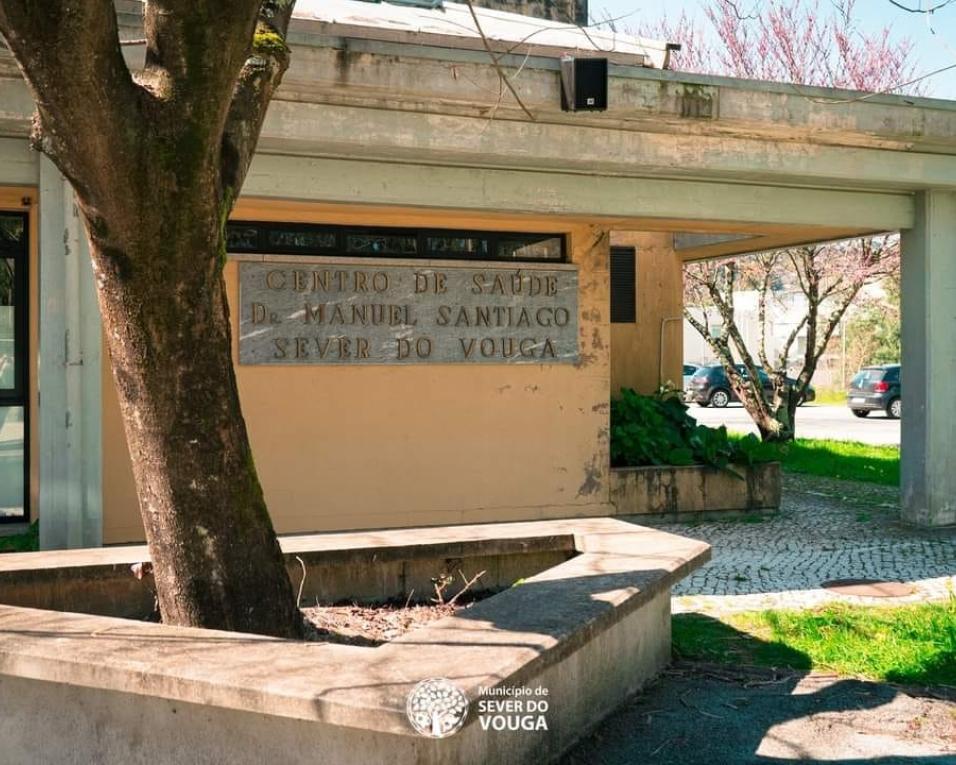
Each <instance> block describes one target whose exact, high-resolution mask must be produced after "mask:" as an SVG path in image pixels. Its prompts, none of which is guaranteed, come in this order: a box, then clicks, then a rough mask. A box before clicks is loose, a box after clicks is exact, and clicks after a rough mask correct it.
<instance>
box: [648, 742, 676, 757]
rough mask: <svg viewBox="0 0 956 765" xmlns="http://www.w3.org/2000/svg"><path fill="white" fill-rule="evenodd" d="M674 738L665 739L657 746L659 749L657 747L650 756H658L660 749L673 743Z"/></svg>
mask: <svg viewBox="0 0 956 765" xmlns="http://www.w3.org/2000/svg"><path fill="white" fill-rule="evenodd" d="M673 740H674V739H673V738H666V739H664V743H662V744H661V745H660V746H659V747H657V749H655V750H654V751H653V752H651V754H650V756H651V757H656V756H657V753H658V752H659V751H661V749H663V748H664V747H665V746H667V745H668V744H669V743H671V742H672V741H673Z"/></svg>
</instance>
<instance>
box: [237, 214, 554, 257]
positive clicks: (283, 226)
mask: <svg viewBox="0 0 956 765" xmlns="http://www.w3.org/2000/svg"><path fill="white" fill-rule="evenodd" d="M230 226H247V227H252V228H256V229H257V243H256V247H254V248H251V249H234V248H233V247H230V245H229V242H228V237H227V241H226V252H227V254H229V255H289V256H292V257H314V256H326V257H341V258H368V259H375V260H453V261H462V262H468V261H476V262H490V263H538V264H542V263H543V264H563V263H567V262H568V241H567V235H566V234H564V233H547V232H532V231H483V230H476V229H443V228H402V227H393V226H339V225H326V224H316V223H302V222H299V221H290V222H285V221H262V220H243V219H236V220H230V221H229V222H228V223H227V224H226V227H227V231H228V228H229V227H230ZM277 229H279V230H285V231H303V232H310V233H316V234H332V235H333V237H334V244H333V245H332V246H330V247H315V248H305V247H284V246H281V245H270V244H268V243H266V242H265V241H263V240H264V239H265V238H266V237H268V233H269V231H270V230H277ZM355 235H361V236H399V237H414V238H415V241H416V245H415V253H414V254H413V253H389V252H373V253H363V252H351V251H349V249H348V247H347V246H346V245H345V241H346V237H348V236H355ZM436 237H445V238H461V239H476V240H479V241H480V242H482V241H483V242H484V244H485V249H486V252H487V253H488V254H487V255H481V254H480V253H474V254H473V253H463V254H455V253H448V252H439V251H434V250H430V249H428V247H427V242H428V239H429V238H436ZM509 239H517V240H521V239H527V240H528V242H529V243H532V242H533V241H535V240H539V241H540V240H544V239H557V240H558V241H559V242H560V247H561V254H560V257H558V258H507V257H497V256H496V253H497V251H498V245H499V244H501V242H503V241H506V240H509Z"/></svg>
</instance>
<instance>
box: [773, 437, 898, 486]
mask: <svg viewBox="0 0 956 765" xmlns="http://www.w3.org/2000/svg"><path fill="white" fill-rule="evenodd" d="M777 451H778V453H779V455H780V460H781V462H782V463H783V469H784V470H787V471H789V472H791V473H808V474H810V475H822V476H829V477H831V478H845V479H847V480H850V481H868V482H870V483H881V484H885V485H886V486H899V485H900V449H899V447H898V446H874V445H873V444H863V443H860V442H859V441H828V440H824V439H817V438H798V439H797V440H796V441H794V442H793V443H792V444H788V445H786V446H783V447H779V448H778V449H777Z"/></svg>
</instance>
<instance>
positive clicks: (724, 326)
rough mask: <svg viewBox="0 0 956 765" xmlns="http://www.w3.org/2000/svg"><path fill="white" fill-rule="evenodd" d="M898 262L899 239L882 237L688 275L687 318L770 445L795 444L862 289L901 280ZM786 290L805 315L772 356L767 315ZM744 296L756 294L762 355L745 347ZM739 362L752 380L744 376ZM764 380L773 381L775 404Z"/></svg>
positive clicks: (705, 266) (704, 267)
mask: <svg viewBox="0 0 956 765" xmlns="http://www.w3.org/2000/svg"><path fill="white" fill-rule="evenodd" d="M899 255H900V248H899V237H898V236H882V237H868V238H865V239H852V240H849V241H845V242H838V243H830V244H825V245H814V246H809V247H800V248H796V249H791V250H784V251H780V252H770V253H759V254H757V255H752V256H748V257H746V258H739V259H736V260H735V259H729V260H719V261H710V262H706V263H700V264H695V265H693V266H690V267H688V268H687V269H686V270H685V274H684V276H685V296H684V298H685V308H684V316H685V317H686V318H687V320H688V321H689V322H690V323H691V325H693V327H694V328H695V329H696V330H697V331H698V332H699V333H700V335H701V336H702V337H704V338H705V339H706V340H707V342H708V344H709V345H710V347H711V349H712V350H713V351H714V354H715V355H716V356H717V358H718V359H720V362H721V364H723V366H724V369H725V370H726V372H727V377H728V380H729V382H730V385H731V387H732V388H733V390H734V392H735V393H736V394H737V396H738V397H739V398H740V400H741V402H742V403H743V404H744V406H745V407H746V409H747V411H748V412H749V413H750V416H751V417H752V418H753V420H754V423H755V424H756V425H757V429H758V430H759V431H760V436H761V438H763V439H764V440H765V441H789V440H791V439H793V437H794V425H795V419H796V409H797V406H799V404H800V403H801V402H802V401H803V399H804V398H805V396H806V393H807V386H808V385H809V384H810V378H811V377H813V373H814V371H815V370H816V368H817V364H818V363H819V361H820V358H821V357H822V356H823V354H824V353H825V352H826V350H827V347H828V346H829V344H830V340H831V338H832V337H833V334H834V332H835V331H836V329H837V327H838V326H839V325H840V322H841V320H842V319H843V317H844V315H845V314H846V312H847V309H848V308H849V307H850V305H851V304H852V302H853V301H854V299H855V298H856V296H857V295H858V294H859V293H860V290H861V289H863V287H864V286H866V285H868V284H873V283H876V282H879V281H881V280H883V279H884V278H885V277H887V276H891V275H894V274H896V273H898V272H899ZM780 285H785V286H787V287H788V288H789V289H791V290H793V291H795V292H797V293H798V294H800V295H802V296H803V302H804V305H805V310H804V312H803V315H802V316H801V317H800V318H799V319H798V320H797V322H796V323H795V324H794V326H793V327H792V328H791V330H790V333H789V334H788V336H787V337H786V338H785V339H784V341H783V343H782V344H780V346H779V348H777V349H776V353H773V354H771V352H770V349H769V346H768V339H767V326H768V317H767V310H768V307H769V306H770V304H771V303H772V301H774V300H776V299H777V298H776V297H775V295H776V293H777V292H778V291H779V286H780ZM741 289H744V290H752V291H754V292H756V296H757V323H758V328H759V338H758V341H757V348H756V349H752V348H749V347H748V346H747V343H746V340H745V338H744V336H743V334H742V333H741V330H740V328H739V326H738V323H737V317H736V316H735V312H734V294H735V292H737V291H739V290H741ZM695 307H697V308H699V309H700V310H699V311H695V310H694V308H695ZM713 315H717V316H719V317H720V322H719V324H716V325H715V323H714V322H713V321H712V320H711V316H713ZM804 332H805V339H806V343H805V345H804V348H803V351H802V353H800V354H799V355H798V356H797V358H796V359H794V358H793V356H792V352H793V350H794V346H795V344H796V342H797V339H798V337H799V336H800V335H801V333H804ZM737 359H740V363H741V364H743V366H744V368H745V370H746V374H741V373H740V372H739V371H738V369H737V366H736V364H737ZM792 363H795V366H797V367H798V370H799V371H798V372H797V373H796V376H795V378H793V379H791V378H790V377H789V375H788V372H789V369H790V367H791V364H792ZM761 372H764V373H766V374H767V375H768V376H769V378H770V382H771V394H770V395H769V396H767V395H766V393H765V391H764V386H763V382H762V379H761Z"/></svg>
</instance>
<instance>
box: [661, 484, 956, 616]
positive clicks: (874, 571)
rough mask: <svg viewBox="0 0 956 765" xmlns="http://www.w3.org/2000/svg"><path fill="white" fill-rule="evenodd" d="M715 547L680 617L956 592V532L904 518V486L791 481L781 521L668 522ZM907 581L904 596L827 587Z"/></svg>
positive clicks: (688, 589)
mask: <svg viewBox="0 0 956 765" xmlns="http://www.w3.org/2000/svg"><path fill="white" fill-rule="evenodd" d="M662 528H663V529H664V530H666V531H672V532H674V533H676V534H682V535H684V536H689V537H694V538H696V539H703V540H705V541H707V542H710V544H711V545H713V548H714V550H713V560H712V561H711V562H710V563H709V564H707V565H706V566H704V567H703V568H701V569H698V570H697V571H696V572H695V573H694V574H692V575H691V576H690V577H688V578H687V579H685V580H683V581H682V582H680V583H679V584H678V585H677V586H676V587H675V588H674V602H673V611H674V612H675V613H680V612H686V611H695V612H700V613H710V614H719V613H727V612H732V611H749V610H754V609H764V608H806V607H809V606H815V605H819V604H821V603H826V602H833V601H840V602H847V603H858V604H872V605H880V604H882V605H891V604H896V603H905V602H918V601H925V600H929V599H933V600H940V599H945V598H947V597H949V595H950V593H956V529H947V530H921V529H915V528H912V527H907V526H905V525H903V524H902V523H901V522H900V520H899V498H898V492H897V491H896V489H894V488H891V487H885V486H878V485H875V484H864V483H857V482H854V481H838V480H834V479H829V478H818V477H815V476H794V475H785V476H784V494H783V503H782V507H781V508H780V512H779V514H778V515H776V516H771V517H768V518H765V519H763V520H761V521H759V522H748V521H745V520H743V521H726V522H720V523H699V524H686V523H682V524H669V525H666V526H663V527H662ZM861 578H866V579H881V580H890V581H902V582H908V583H911V584H912V585H914V587H915V592H914V593H913V594H912V595H908V596H905V597H901V598H869V597H867V598H864V597H855V596H850V595H840V594H836V593H833V592H830V591H828V590H823V589H820V585H821V584H822V583H823V582H827V581H830V580H834V579H861Z"/></svg>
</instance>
